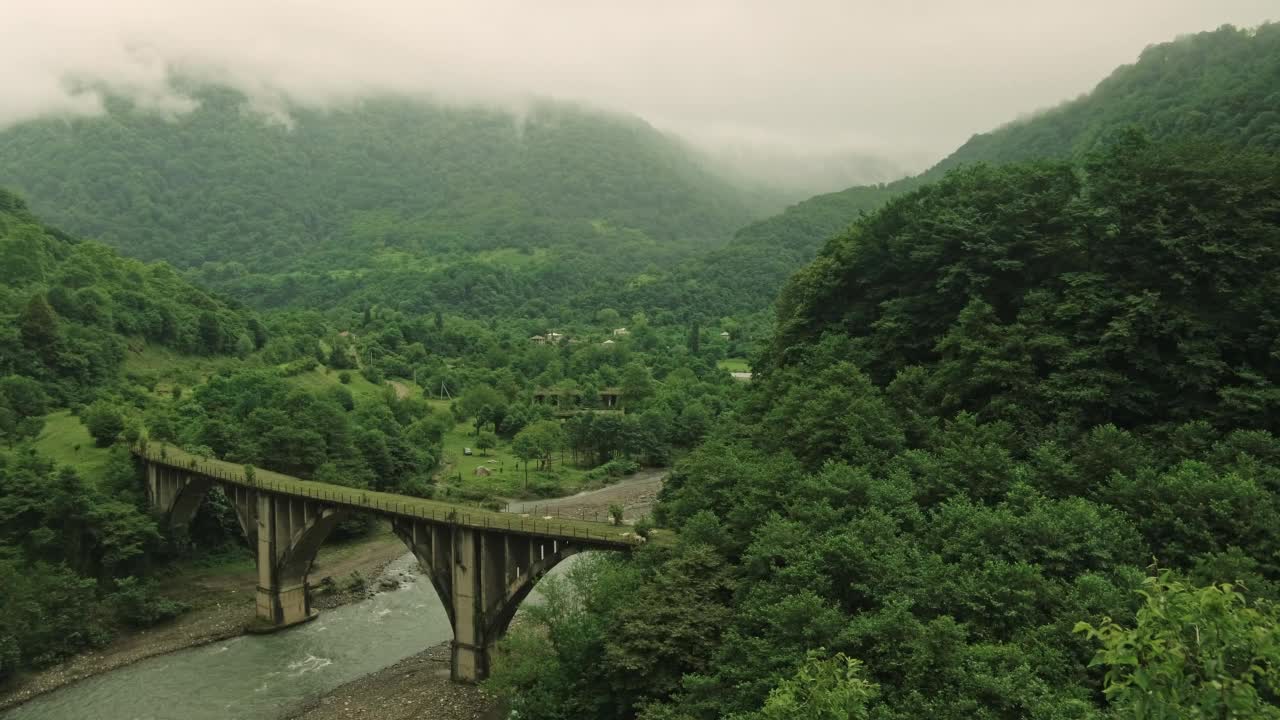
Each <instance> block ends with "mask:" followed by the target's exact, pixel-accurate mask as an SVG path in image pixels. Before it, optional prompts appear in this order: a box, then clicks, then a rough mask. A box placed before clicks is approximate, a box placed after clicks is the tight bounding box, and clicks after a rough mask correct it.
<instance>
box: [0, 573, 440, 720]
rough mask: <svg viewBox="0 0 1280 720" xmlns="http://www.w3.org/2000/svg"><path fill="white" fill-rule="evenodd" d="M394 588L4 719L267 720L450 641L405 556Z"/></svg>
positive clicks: (78, 687)
mask: <svg viewBox="0 0 1280 720" xmlns="http://www.w3.org/2000/svg"><path fill="white" fill-rule="evenodd" d="M383 578H389V579H395V580H398V581H399V582H400V583H401V587H400V588H399V589H396V590H390V591H387V592H381V593H378V594H376V595H374V596H373V597H371V598H369V599H367V600H364V601H361V602H358V603H355V604H352V605H347V606H344V607H340V608H337V609H334V610H327V611H324V612H323V613H321V615H320V617H318V618H317V619H316V620H314V621H312V622H310V623H308V624H306V625H304V626H301V627H297V628H292V629H290V630H289V631H287V632H281V633H276V634H272V635H242V636H239V637H235V638H232V639H230V640H225V641H221V642H217V643H213V644H211V645H206V646H203V647H199V648H192V649H189V650H182V651H180V652H176V653H171V654H168V655H163V656H160V657H155V658H151V659H149V660H144V661H142V662H138V663H135V664H133V665H130V666H128V667H124V668H121V669H119V670H115V671H113V672H109V673H106V674H104V675H99V676H97V677H93V678H89V679H87V680H84V681H82V682H79V683H76V684H75V685H72V686H70V687H67V688H64V689H62V690H58V691H56V692H53V693H49V694H48V695H44V696H41V697H38V698H36V699H34V700H32V701H31V702H29V703H27V704H25V705H21V706H19V707H17V708H15V709H13V710H10V711H9V712H7V713H5V714H3V715H0V717H3V718H4V720H70V719H72V718H95V719H97V720H215V719H216V720H223V719H224V718H237V719H243V720H253V719H255V718H261V719H263V720H269V719H274V718H279V717H281V716H283V715H286V714H288V713H289V711H290V709H291V708H294V707H296V706H299V705H300V704H302V703H303V702H304V701H306V700H308V699H310V698H314V697H315V696H318V695H321V694H323V693H326V692H328V691H329V690H332V689H334V688H336V687H338V686H339V685H342V684H344V683H347V682H349V681H351V680H354V679H356V678H358V677H361V676H364V675H368V674H370V673H373V672H375V671H377V670H380V669H382V668H384V667H387V666H388V665H393V664H395V663H396V662H399V661H400V660H403V659H405V658H407V657H409V656H411V655H415V654H417V653H420V652H421V651H423V650H424V649H426V648H428V647H431V646H433V645H438V644H439V643H441V642H445V641H447V640H449V639H450V638H451V637H452V631H451V630H450V627H449V618H448V616H447V615H446V614H445V611H444V607H443V606H442V605H441V604H440V600H439V599H438V598H437V597H436V594H435V590H434V589H433V588H432V587H431V584H430V583H429V582H426V581H425V580H424V579H421V578H420V576H419V575H418V573H417V564H416V562H415V560H414V558H413V556H412V555H408V554H406V555H404V556H403V557H401V558H400V559H398V560H396V561H395V562H393V563H392V564H391V565H389V566H388V567H387V570H386V571H385V572H384V574H383Z"/></svg>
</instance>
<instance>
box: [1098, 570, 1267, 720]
mask: <svg viewBox="0 0 1280 720" xmlns="http://www.w3.org/2000/svg"><path fill="white" fill-rule="evenodd" d="M1140 594H1141V596H1142V598H1143V604H1142V606H1141V607H1140V608H1139V609H1138V615H1137V624H1136V626H1134V627H1132V628H1126V627H1123V626H1121V625H1119V624H1117V623H1115V622H1112V621H1111V620H1110V619H1109V618H1108V619H1105V620H1104V621H1103V622H1102V624H1100V625H1099V626H1097V627H1095V626H1093V625H1091V624H1089V623H1085V622H1082V623H1079V624H1077V625H1076V632H1080V633H1084V634H1085V635H1086V636H1088V637H1089V638H1091V639H1095V640H1097V641H1098V642H1100V643H1101V644H1102V648H1101V649H1100V650H1098V652H1097V654H1096V655H1094V658H1093V662H1092V663H1091V665H1098V666H1103V667H1105V668H1106V669H1107V673H1106V678H1105V687H1104V692H1105V693H1106V695H1107V699H1108V700H1109V701H1110V702H1111V704H1112V705H1114V706H1116V707H1118V708H1120V709H1122V710H1123V712H1124V713H1125V714H1126V715H1127V716H1128V717H1133V718H1135V719H1136V720H1210V719H1211V718H1280V706H1277V705H1276V704H1275V698H1277V697H1280V608H1277V607H1276V606H1275V605H1273V604H1271V603H1268V602H1265V601H1258V602H1255V603H1249V602H1248V601H1247V600H1246V598H1245V596H1244V595H1243V594H1241V593H1240V592H1239V591H1238V590H1237V589H1236V588H1235V587H1234V586H1232V585H1229V584H1222V585H1210V586H1207V587H1193V586H1191V585H1189V584H1187V583H1186V582H1184V581H1181V580H1178V579H1176V578H1175V577H1174V576H1173V575H1172V574H1171V573H1169V572H1166V573H1164V574H1162V575H1160V577H1158V578H1148V579H1147V581H1146V583H1145V585H1144V587H1143V590H1142V591H1141V593H1140Z"/></svg>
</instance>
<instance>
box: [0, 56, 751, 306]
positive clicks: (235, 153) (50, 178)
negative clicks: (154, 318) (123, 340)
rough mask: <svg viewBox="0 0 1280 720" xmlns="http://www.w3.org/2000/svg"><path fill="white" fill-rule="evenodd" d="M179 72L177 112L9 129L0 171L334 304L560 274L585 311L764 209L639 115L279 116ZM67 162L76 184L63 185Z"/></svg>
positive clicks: (127, 247)
mask: <svg viewBox="0 0 1280 720" xmlns="http://www.w3.org/2000/svg"><path fill="white" fill-rule="evenodd" d="M174 85H175V87H174V90H175V92H179V93H183V94H186V95H188V96H190V97H191V99H192V101H193V105H195V107H194V109H193V110H191V111H190V112H187V113H182V114H179V115H177V116H176V117H172V118H166V117H161V116H160V115H159V114H157V113H155V112H154V111H152V110H150V109H148V108H145V107H138V106H136V105H135V104H134V103H132V102H131V101H129V100H126V99H123V98H117V97H112V98H109V99H108V100H107V102H106V112H105V113H104V114H103V115H102V116H99V117H92V118H75V119H71V120H66V119H63V118H57V119H52V118H51V119H46V120H37V121H33V122H29V123H24V124H20V125H18V126H15V127H12V128H9V129H7V130H6V131H5V132H3V133H0V184H4V185H10V186H12V187H15V188H18V189H20V190H21V191H22V192H24V193H25V194H27V195H28V196H29V197H30V198H31V199H32V202H33V204H34V206H35V208H36V209H37V210H38V211H39V212H40V213H41V214H42V215H45V216H47V217H49V218H50V219H51V220H52V221H54V222H56V223H58V224H59V225H61V226H64V227H67V228H69V229H71V230H72V231H74V232H77V233H81V234H84V235H87V236H92V237H96V238H101V239H102V240H103V241H104V242H106V243H108V244H110V245H113V246H115V247H118V248H120V249H122V250H124V251H125V252H127V253H129V254H131V255H134V256H137V257H142V258H145V259H147V260H158V259H163V260H167V261H169V262H172V263H174V264H175V265H176V266H178V267H181V268H192V269H193V271H194V273H195V274H196V275H198V277H199V279H200V280H201V282H202V283H203V284H206V285H211V286H214V287H217V288H218V289H220V290H223V291H226V292H233V293H234V294H235V296H236V297H238V298H241V299H245V300H252V301H253V302H254V304H256V305H259V306H273V307H278V306H282V305H291V306H293V307H322V306H327V305H331V304H332V303H333V301H334V299H335V298H344V299H348V300H349V301H350V303H351V306H352V307H353V308H358V309H359V310H360V311H363V310H364V309H365V308H366V307H369V306H371V305H374V304H378V303H387V302H390V301H391V298H396V299H397V301H398V302H399V301H403V302H406V303H410V304H412V305H414V306H416V307H417V310H418V311H419V312H423V311H426V310H427V309H428V308H430V309H434V308H435V307H447V308H451V309H464V308H465V309H466V310H467V311H468V312H473V313H481V312H490V313H492V312H507V311H509V310H510V309H511V308H515V307H519V306H520V305H522V304H524V303H526V302H531V301H533V300H535V299H538V298H543V297H547V296H548V295H550V294H551V292H552V289H553V288H554V289H555V292H561V293H571V294H580V295H583V296H584V297H583V299H582V300H581V301H580V302H579V306H580V307H582V308H584V309H585V308H590V311H591V313H592V314H594V313H595V311H596V310H597V309H599V306H595V305H594V298H593V297H591V296H594V295H595V294H596V293H600V292H606V293H607V292H611V289H612V288H616V287H617V285H618V282H617V279H618V278H620V277H622V278H625V277H630V276H632V275H634V274H636V273H637V271H638V270H643V269H645V268H649V267H650V266H654V265H667V264H670V263H671V262H673V261H678V260H679V259H681V258H684V257H688V256H689V255H691V254H693V253H694V252H696V251H697V250H699V249H700V248H702V247H705V246H707V245H708V244H711V243H714V242H717V241H720V240H722V239H724V238H727V237H728V236H729V235H730V234H731V233H732V231H733V229H734V228H736V227H738V226H740V225H741V224H743V223H744V222H747V221H749V220H752V219H754V218H755V217H759V216H761V215H763V214H764V213H766V212H767V211H768V209H769V208H770V207H772V206H774V201H773V200H772V199H771V198H767V197H762V196H761V195H760V194H759V193H755V192H749V191H744V190H743V189H741V188H739V187H737V186H735V185H734V184H732V183H730V182H729V181H727V180H725V179H724V178H722V177H720V176H718V175H717V174H715V173H713V172H711V171H709V170H708V169H706V167H705V165H704V163H702V162H701V160H700V159H699V158H698V156H697V155H696V153H694V152H692V151H691V150H690V149H689V148H687V147H686V146H685V145H684V144H683V143H681V142H679V141H678V140H676V139H674V138H671V137H669V136H667V135H665V134H663V133H661V132H659V131H657V130H655V129H654V128H652V127H650V126H649V125H647V124H646V123H644V122H643V121H641V120H639V119H638V118H634V117H627V116H620V115H612V114H606V113H601V112H596V111H591V110H588V109H585V108H580V107H575V106H572V105H569V104H564V103H557V102H552V101H545V100H544V101H538V102H535V103H532V104H531V105H530V106H529V107H528V108H527V109H526V110H525V111H523V112H522V113H521V114H520V115H519V116H516V115H513V114H511V113H510V112H508V111H503V110H499V109H496V108H482V107H457V106H455V105H452V104H445V103H435V102H429V101H425V100H413V99H397V98H392V97H384V98H377V99H369V100H365V101H362V102H360V103H352V104H350V105H347V106H344V107H335V108H323V109H314V108H308V107H303V106H293V105H289V106H287V107H284V108H281V111H282V112H284V113H287V115H288V118H289V125H290V127H289V128H287V129H286V128H284V127H282V126H281V124H280V123H279V118H278V117H274V116H273V117H268V116H266V115H264V114H262V113H260V112H257V111H256V110H255V109H254V107H253V106H252V104H251V103H250V101H249V99H248V98H246V97H245V96H243V95H242V94H240V93H237V92H235V91H233V90H231V89H228V88H225V87H218V86H210V85H203V84H199V83H196V82H193V81H191V80H190V79H187V78H178V79H176V80H175V82H174ZM72 169H74V170H75V172H76V173H78V177H80V178H81V180H80V181H79V182H76V183H66V182H64V181H63V180H64V178H65V177H67V176H68V175H67V173H68V172H69V171H70V170H72ZM604 247H607V248H608V249H609V251H608V252H600V249H601V248H604ZM356 270H359V272H353V271H356ZM204 319H205V318H203V317H201V318H200V327H201V328H203V327H204V325H203V321H204Z"/></svg>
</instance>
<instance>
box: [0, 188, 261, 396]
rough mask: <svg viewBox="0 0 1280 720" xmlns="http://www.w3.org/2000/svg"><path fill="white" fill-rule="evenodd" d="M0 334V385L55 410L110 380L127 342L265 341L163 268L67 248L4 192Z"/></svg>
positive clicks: (101, 251)
mask: <svg viewBox="0 0 1280 720" xmlns="http://www.w3.org/2000/svg"><path fill="white" fill-rule="evenodd" d="M0 333H3V335H2V336H0V377H5V376H8V377H13V376H21V377H23V378H27V379H30V380H31V381H33V382H35V383H38V384H39V385H40V386H41V387H42V388H43V394H46V395H48V397H49V399H52V400H54V401H56V402H58V403H60V404H62V403H66V402H69V401H83V400H84V399H85V398H86V397H87V396H90V395H92V394H93V393H94V387H95V386H98V385H101V384H103V383H104V382H107V381H109V380H110V379H111V378H112V377H113V376H114V374H115V372H116V370H117V369H118V367H119V365H120V363H121V361H122V360H123V358H124V354H125V350H126V348H127V346H128V344H129V343H134V344H143V343H147V342H152V343H156V344H159V345H164V346H168V347H171V348H173V349H175V350H179V351H182V352H187V353H197V354H207V355H216V354H235V353H240V354H244V353H247V352H250V351H252V350H253V349H254V348H255V347H257V346H259V345H261V344H262V343H263V342H264V341H265V339H266V335H265V333H266V331H265V330H264V328H263V326H262V325H261V323H259V322H258V320H257V319H256V318H255V317H253V316H252V315H251V314H250V313H248V312H247V311H245V310H244V309H242V308H239V307H236V306H233V305H231V304H229V303H228V302H227V301H224V300H221V299H219V298H217V297H214V296H212V295H210V294H209V293H207V292H206V291H204V290H201V289H198V288H196V287H194V286H193V285H191V284H190V283H188V282H187V281H186V280H184V279H183V278H182V277H181V276H180V275H179V274H178V273H177V272H175V271H174V269H173V268H172V267H170V266H168V265H165V264H163V263H157V264H153V265H147V264H144V263H142V262H139V261H137V260H132V259H129V258H125V257H121V256H120V254H119V253H118V252H117V251H115V250H113V249H111V248H109V247H107V246H105V245H102V244H100V243H96V242H90V241H79V240H76V239H75V238H72V237H71V236H69V235H67V234H66V233H63V232H61V231H59V230H57V229H54V228H51V227H49V226H47V225H45V224H43V223H42V222H41V221H39V220H38V219H36V217H35V216H34V215H32V213H31V212H30V211H29V210H28V209H27V207H26V205H25V203H24V202H23V201H22V199H20V198H19V197H18V196H16V195H14V194H12V193H9V192H7V191H5V190H3V189H0ZM2 407H3V405H2V404H0V408H2ZM43 412H44V410H39V411H38V412H36V413H35V414H42V413H43ZM27 414H29V413H27Z"/></svg>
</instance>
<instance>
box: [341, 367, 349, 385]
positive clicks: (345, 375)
mask: <svg viewBox="0 0 1280 720" xmlns="http://www.w3.org/2000/svg"><path fill="white" fill-rule="evenodd" d="M338 382H340V383H342V384H343V385H350V384H351V373H349V372H347V371H346V370H343V371H342V372H340V373H338Z"/></svg>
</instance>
